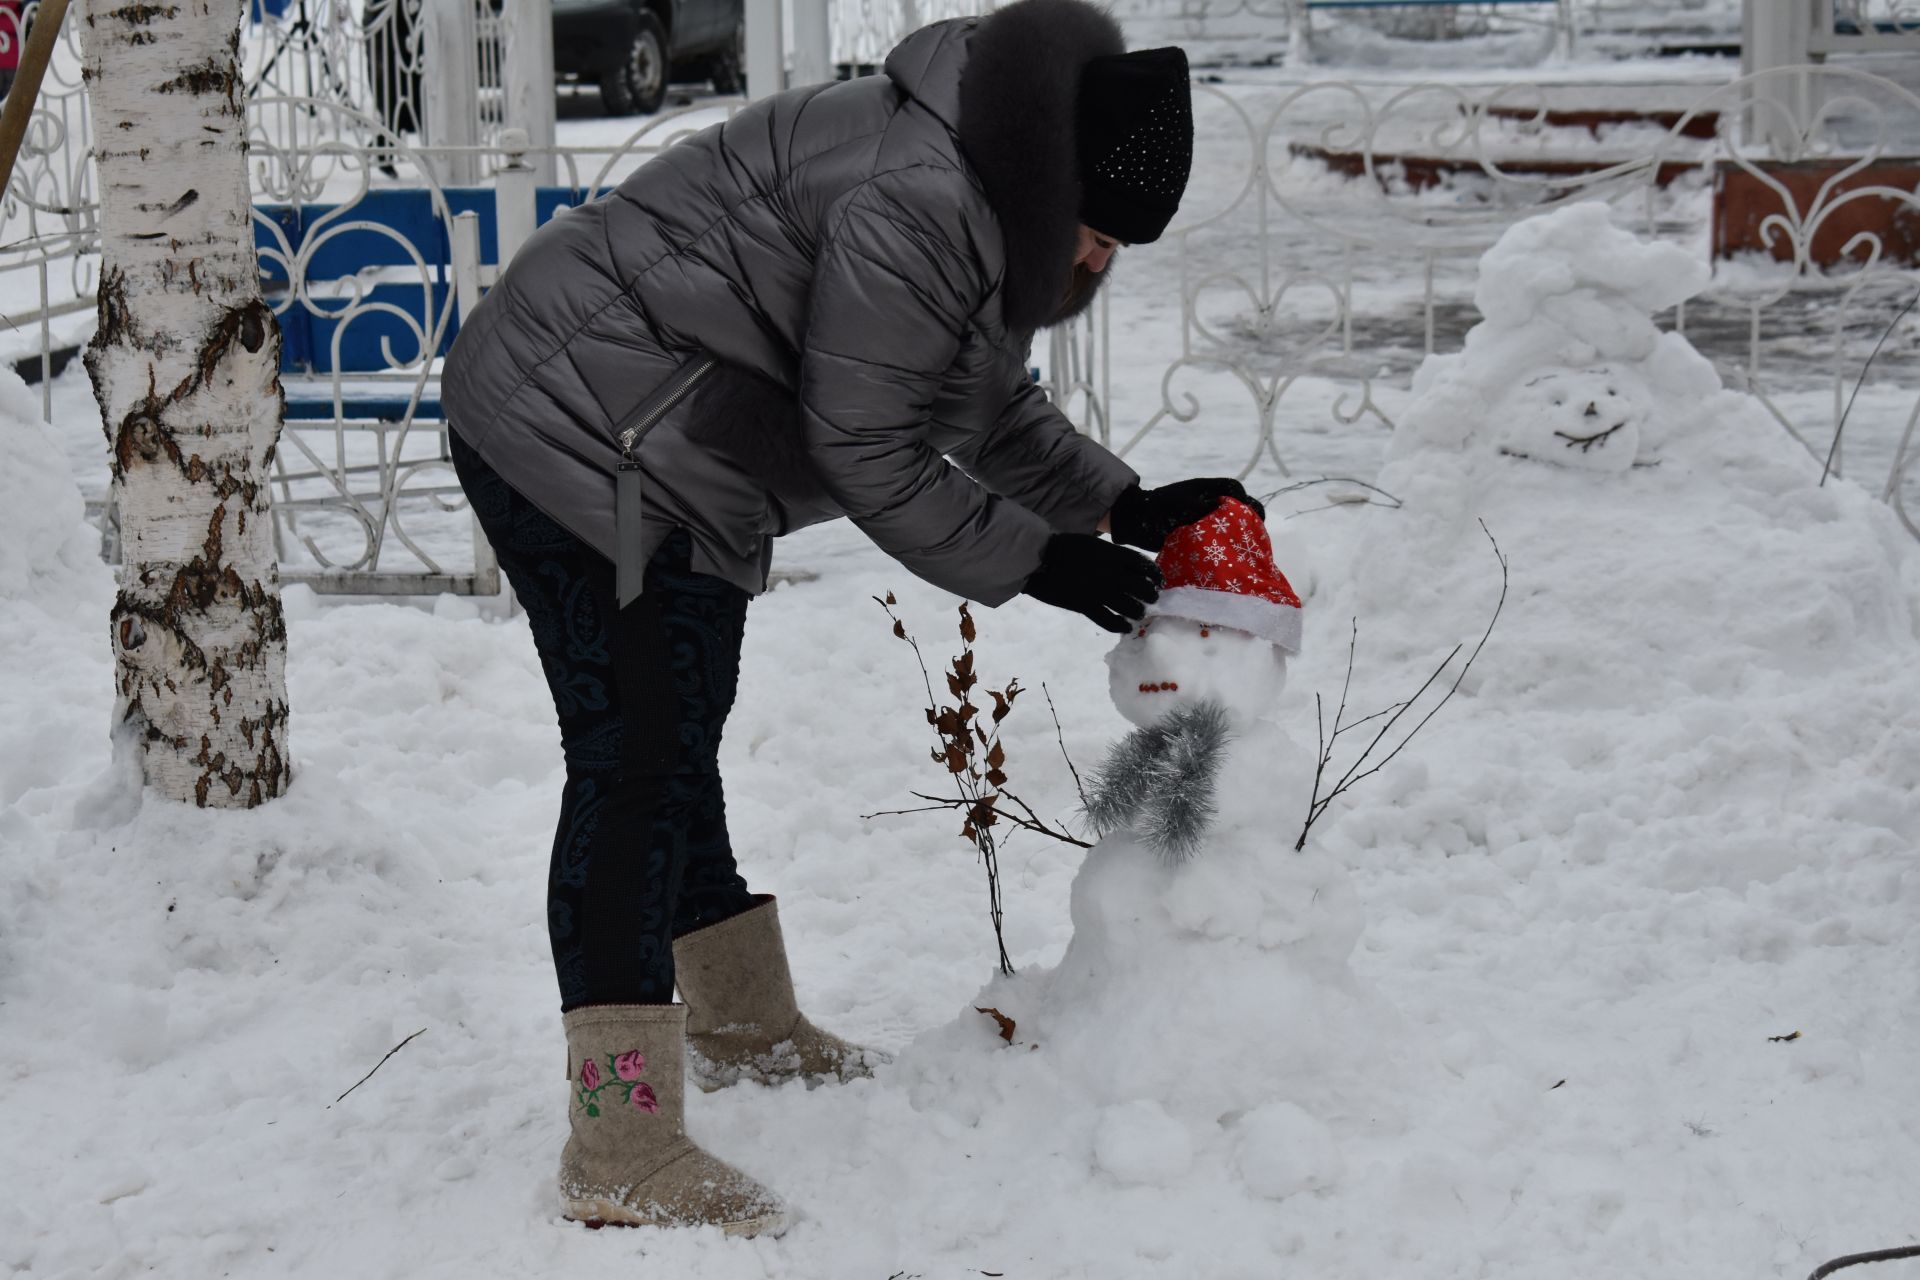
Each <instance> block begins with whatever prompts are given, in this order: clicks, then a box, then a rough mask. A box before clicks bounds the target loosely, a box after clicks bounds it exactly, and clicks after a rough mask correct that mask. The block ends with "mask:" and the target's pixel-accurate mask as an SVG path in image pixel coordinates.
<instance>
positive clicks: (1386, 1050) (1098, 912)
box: [983, 500, 1404, 1199]
mask: <svg viewBox="0 0 1920 1280" xmlns="http://www.w3.org/2000/svg"><path fill="white" fill-rule="evenodd" d="M1160 563H1161V567H1162V570H1163V572H1164V573H1165V574H1166V577H1167V582H1168V589H1167V590H1166V591H1165V592H1163V594H1162V595H1161V597H1160V600H1159V602H1158V603H1157V604H1156V605H1155V606H1154V607H1153V608H1152V609H1151V610H1150V611H1149V616H1148V617H1147V618H1146V619H1145V620H1144V621H1143V623H1142V625H1141V626H1140V628H1139V629H1138V630H1137V631H1136V632H1134V633H1133V634H1131V635H1129V636H1127V637H1125V638H1124V639H1122V640H1121V641H1120V643H1119V644H1118V645H1117V646H1116V647H1115V648H1114V650H1113V651H1112V653H1111V654H1110V655H1109V656H1108V659H1107V661H1108V667H1109V688H1110V692H1111V694H1112V696H1113V700H1114V703H1115V705H1116V706H1117V707H1118V708H1119V709H1120V711H1121V712H1122V714H1124V715H1125V716H1126V717H1127V718H1128V719H1129V720H1130V721H1132V722H1133V723H1134V724H1136V725H1138V726H1139V728H1138V729H1137V730H1136V731H1135V732H1134V733H1133V734H1132V735H1130V736H1129V737H1128V738H1127V739H1125V740H1123V741H1122V742H1121V743H1119V744H1118V745H1116V747H1115V748H1114V750H1113V752H1112V754H1111V755H1110V756H1109V758H1108V760H1107V762H1106V764H1105V765H1104V766H1103V767H1102V768H1101V769H1100V770H1099V771H1098V773H1097V774H1096V775H1095V777H1094V779H1093V781H1092V795H1091V796H1090V797H1089V815H1090V817H1091V818H1092V820H1093V822H1094V825H1095V829H1096V830H1097V831H1099V832H1101V833H1102V838H1101V839H1100V840H1099V842H1098V843H1097V844H1095V845H1094V846H1093V848H1092V849H1091V850H1089V851H1088V853H1087V857H1086V861H1085V863H1084V864H1083V865H1082V867H1081V869H1080V872H1079V874H1078V876H1077V877H1076V878H1075V881H1074V885H1073V892H1072V918H1073V939H1072V942H1071V943H1070V944H1069V946H1068V948H1067V952H1066V955H1065V956H1064V957H1063V958H1062V960H1061V962H1060V964H1059V966H1058V967H1057V968H1055V969H1052V970H1050V971H1046V972H1043V973H1037V974H1032V975H1022V976H1020V977H1018V978H1015V979H1012V980H1010V981H1008V982H1005V983H1003V984H998V986H997V988H996V989H994V990H991V991H990V992H989V993H987V995H986V996H984V997H983V1000H987V999H990V1000H993V1001H998V1002H1000V1003H1001V1007H1002V1008H1004V1009H1005V1011H1006V1012H1008V1013H1009V1014H1012V1015H1013V1016H1015V1017H1016V1018H1017V1020H1018V1023H1019V1026H1020V1030H1021V1034H1022V1036H1023V1038H1026V1037H1030V1038H1031V1042H1032V1043H1033V1044H1035V1045H1037V1050H1036V1051H1035V1052H1034V1053H1033V1054H1032V1055H1031V1057H1032V1062H1031V1064H1030V1067H1029V1069H1031V1070H1034V1071H1038V1072H1039V1073H1041V1074H1042V1075H1044V1076H1046V1077H1048V1081H1049V1084H1050V1085H1051V1086H1052V1087H1054V1088H1057V1089H1059V1090H1060V1091H1061V1093H1062V1096H1063V1097H1070V1098H1073V1099H1076V1100H1078V1101H1079V1104H1080V1105H1082V1106H1084V1105H1085V1103H1086V1102H1089V1101H1091V1102H1092V1103H1094V1104H1095V1105H1096V1107H1097V1108H1098V1115H1097V1117H1096V1122H1095V1126H1094V1131H1093V1134H1092V1151H1091V1156H1092V1161H1093V1164H1094V1166H1095V1168H1096V1169H1098V1170H1099V1171H1100V1172H1101V1173H1102V1174H1103V1175H1104V1176H1106V1177H1108V1178H1111V1179H1114V1180H1117V1181H1119V1182H1122V1183H1127V1184H1164V1183H1167V1182H1169V1181H1171V1180H1174V1179H1178V1178H1180V1177H1181V1176H1182V1175H1183V1173H1187V1172H1189V1171H1191V1170H1194V1169H1196V1168H1202V1169H1208V1170H1210V1171H1212V1173H1213V1174H1216V1175H1220V1176H1230V1177H1232V1178H1235V1179H1237V1180H1238V1182H1239V1183H1240V1184H1241V1185H1242V1186H1243V1187H1244V1188H1245V1189H1246V1190H1247V1191H1248V1192H1249V1193H1251V1194H1252V1195H1254V1196H1258V1197H1266V1198H1270V1199H1278V1198H1282V1197H1284V1196H1288V1195H1292V1194H1294V1193H1296V1192H1299V1191H1303V1190H1307V1189H1310V1188H1314V1187H1320V1186H1324V1185H1326V1184H1328V1183H1330V1182H1332V1181H1333V1180H1335V1179H1336V1178H1338V1177H1339V1176H1340V1173H1341V1170H1342V1167H1343V1164H1342V1157H1341V1153H1340V1144H1339V1142H1338V1141H1337V1140H1336V1138H1335V1134H1336V1133H1337V1132H1339V1131H1340V1130H1341V1129H1342V1128H1343V1127H1344V1126H1347V1125H1349V1124H1353V1125H1358V1126H1363V1127H1364V1126H1380V1127H1390V1126H1386V1125H1385V1124H1384V1116H1383V1113H1382V1110H1381V1106H1380V1103H1381V1100H1382V1099H1383V1098H1386V1097H1389V1096H1391V1091H1392V1090H1393V1089H1394V1088H1395V1087H1396V1084H1395V1082H1396V1081H1397V1080H1398V1079H1399V1077H1398V1076H1397V1075H1396V1070H1397V1068H1396V1067H1395V1066H1394V1063H1395V1061H1396V1057H1395V1052H1394V1049H1393V1046H1394V1045H1396V1043H1398V1042H1399V1041H1400V1040H1402V1039H1403V1038H1404V1037H1403V1032H1402V1030H1401V1028H1400V1027H1399V1023H1398V1020H1397V1018H1396V1017H1395V1015H1393V1013H1392V1012H1391V1011H1390V1010H1388V1009H1387V1008H1385V1007H1384V1005H1383V1004H1381V1003H1380V1002H1378V1001H1377V1000H1376V999H1375V998H1374V997H1373V996H1371V995H1370V994H1369V993H1368V992H1366V991H1364V990H1363V989H1362V988H1361V987H1360V986H1359V985H1358V984H1357V983H1356V982H1355V980H1354V978H1353V975H1352V972H1351V970H1350V969H1349V968H1348V964H1347V960H1348V956H1349V954H1350V953H1351V952H1352V950H1353V946H1354V943H1355V941H1356V940H1357V938H1358V937H1359V933H1360V924H1361V918H1360V910H1359V906H1358V900H1357V898H1356V896H1355V894H1354V891H1353V887H1352V885H1351V883H1350V882H1349V880H1348V877H1347V874H1346V871H1345V869H1344V868H1343V867H1341V866H1340V865H1338V864H1337V863H1335V862H1334V861H1332V860H1331V859H1329V858H1327V857H1325V856H1324V855H1322V854H1319V853H1317V852H1315V851H1313V850H1312V849H1311V847H1310V848H1309V849H1308V851H1307V852H1304V853H1296V852H1294V850H1293V847H1292V846H1293V842H1294V839H1295V837H1296V836H1297V834H1298V832H1299V829H1300V823H1301V820H1302V818H1303V816H1304V814H1305V812H1306V806H1307V803H1308V798H1309V794H1310V791H1311V782H1312V777H1313V760H1312V758H1311V755H1310V753H1308V752H1307V751H1305V750H1303V749H1302V748H1301V747H1299V746H1298V745H1297V744H1296V743H1295V742H1294V741H1293V740H1292V739H1291V737H1290V736H1289V735H1288V734H1287V732H1286V731H1285V730H1284V729H1283V728H1282V727H1281V725H1280V723H1279V721H1278V720H1277V719H1276V718H1275V712H1276V710H1277V705H1278V701H1279V697H1280V693H1281V691H1282V689H1283V688H1284V687H1285V681H1286V664H1287V655H1288V654H1289V653H1291V652H1297V650H1298V647H1299V643H1300V614H1301V609H1300V602H1299V600H1298V598H1297V597H1296V596H1295V595H1294V593H1293V591H1292V588H1291V586H1290V585H1289V584H1288V583H1287V580H1286V578H1285V577H1284V575H1282V574H1281V573H1280V572H1279V570H1278V569H1276V568H1275V567H1274V564H1273V557H1272V550H1271V544H1270V543H1269V541H1268V537H1267V532H1266V529H1265V527H1264V526H1263V525H1262V524H1261V523H1260V520H1259V518H1258V517H1257V516H1255V515H1254V513H1253V512H1252V510H1251V509H1250V508H1248V507H1246V506H1244V505H1243V504H1241V503H1238V502H1233V501H1231V500H1229V501H1227V502H1224V503H1222V505H1221V507H1220V509H1219V510H1218V511H1216V512H1215V514H1214V515H1213V516H1211V517H1209V518H1208V519H1207V520H1204V521H1202V522H1200V523H1199V524H1197V525H1194V526H1190V527H1189V528H1187V529H1183V530H1180V531H1177V532H1176V533H1175V534H1174V535H1173V537H1171V538H1169V539H1168V542H1167V545H1166V547H1165V549H1164V550H1163V551H1162V552H1161V556H1160Z"/></svg>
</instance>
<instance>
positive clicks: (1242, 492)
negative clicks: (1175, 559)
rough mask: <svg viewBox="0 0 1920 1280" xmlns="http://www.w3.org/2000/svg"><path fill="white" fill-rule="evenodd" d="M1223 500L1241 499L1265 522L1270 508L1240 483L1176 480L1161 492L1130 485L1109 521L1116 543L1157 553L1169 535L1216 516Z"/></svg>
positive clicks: (1212, 480)
mask: <svg viewBox="0 0 1920 1280" xmlns="http://www.w3.org/2000/svg"><path fill="white" fill-rule="evenodd" d="M1222 498H1238V499H1239V500H1240V501H1242V502H1244V503H1246V504H1247V505H1248V506H1250V507H1252V508H1253V513H1254V514H1255V515H1257V516H1259V517H1260V518H1261V519H1262V520H1265V519H1266V518H1267V509H1266V508H1265V507H1263V506H1261V505H1260V503H1259V501H1258V500H1257V499H1255V498H1253V497H1252V496H1251V495H1249V494H1248V493H1247V490H1246V486H1244V485H1242V484H1241V483H1240V482H1239V481H1238V480H1231V479H1227V478H1224V477H1221V478H1216V479H1208V480H1176V481H1175V482H1174V483H1172V484H1169V485H1162V486H1161V487H1160V488H1158V489H1142V488H1141V487H1140V486H1139V485H1137V484H1136V485H1129V486H1128V487H1127V491H1126V492H1125V493H1123V494H1121V495H1120V496H1119V497H1117V498H1115V499H1114V500H1113V511H1112V512H1111V513H1110V516H1109V518H1110V520H1111V521H1112V525H1113V540H1114V541H1115V542H1124V543H1126V544H1127V545H1128V546H1130V547H1145V548H1146V549H1147V550H1148V551H1158V550H1159V549H1160V547H1161V544H1162V543H1164V542H1166V540H1167V535H1168V534H1170V533H1172V532H1173V531H1174V530H1175V529H1178V528H1180V527H1181V526H1183V525H1189V524H1192V523H1194V522H1195V521H1196V520H1204V519H1206V518H1207V517H1208V516H1210V515H1212V514H1213V511H1214V508H1215V507H1218V506H1219V505H1220V499H1222Z"/></svg>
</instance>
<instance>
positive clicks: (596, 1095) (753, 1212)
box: [560, 1004, 786, 1236]
mask: <svg viewBox="0 0 1920 1280" xmlns="http://www.w3.org/2000/svg"><path fill="white" fill-rule="evenodd" d="M563 1021H564V1022H565V1024H566V1028H567V1079H568V1081H569V1083H570V1085H571V1097H570V1099H569V1101H568V1112H569V1115H570V1118H571V1120H572V1126H573V1132H572V1135H571V1136H570V1137H569V1138H568V1139H567V1146H566V1150H565V1151H563V1152H562V1153H561V1156H560V1200H561V1205H562V1208H563V1211H564V1212H565V1214H566V1216H567V1217H568V1218H571V1219H572V1220H574V1221H575V1222H583V1223H585V1224H586V1225H587V1226H590V1227H599V1226H605V1225H607V1224H608V1223H613V1224H616V1225H619V1226H635V1227H637V1226H660V1227H682V1226H715V1227H719V1228H721V1229H722V1230H724V1231H725V1232H726V1233H727V1234H728V1235H730V1236H752V1235H760V1234H763V1233H764V1234H770V1235H771V1234H777V1233H778V1232H779V1231H780V1230H781V1229H782V1228H783V1227H784V1226H785V1222H786V1219H785V1215H784V1214H783V1212H782V1210H781V1206H780V1202H779V1200H778V1199H776V1198H775V1197H774V1195H773V1193H772V1192H770V1191H768V1190H767V1189H766V1188H765V1187H763V1186H761V1185H760V1184H759V1183H757V1182H755V1181H754V1180H753V1179H752V1178H749V1177H748V1176H747V1175H746V1174H744V1173H741V1172H740V1171H739V1170H738V1169H735V1168H734V1167H733V1166H732V1165H729V1164H727V1163H726V1162H724V1161H722V1160H719V1159H717V1158H716V1157H714V1156H711V1155H708V1154H707V1153H706V1152H705V1151H703V1150H701V1149H700V1148H699V1147H698V1146H696V1145H695V1144H694V1142H693V1140H692V1139H690V1138H688V1137H687V1131H686V1112H685V1102H686V1084H685V1079H684V1075H683V1068H684V1061H683V1059H684V1053H683V1051H684V1047H685V1042H686V1025H687V1010H686V1006H684V1005H657V1004H624V1005H589V1006H586V1007H585V1008H580V1009H574V1010H572V1011H571V1012H569V1013H567V1014H566V1015H565V1016H564V1018H563Z"/></svg>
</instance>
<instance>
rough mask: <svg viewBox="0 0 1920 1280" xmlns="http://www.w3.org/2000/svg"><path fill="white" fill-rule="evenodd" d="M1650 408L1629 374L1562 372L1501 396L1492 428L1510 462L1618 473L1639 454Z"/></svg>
mask: <svg viewBox="0 0 1920 1280" xmlns="http://www.w3.org/2000/svg"><path fill="white" fill-rule="evenodd" d="M1648 404H1649V398H1648V396H1647V394H1646V390H1645V388H1644V387H1642V386H1641V385H1640V380H1639V379H1638V378H1637V377H1634V376H1632V375H1631V374H1627V373H1625V372H1623V371H1620V370H1615V369H1609V368H1606V367H1604V366H1602V367H1596V368H1592V369H1561V370H1555V371H1554V372H1552V373H1545V374H1541V375H1540V376H1538V377H1535V378H1531V379H1529V380H1528V381H1527V382H1526V383H1524V384H1523V385H1521V386H1519V387H1516V388H1515V389H1514V390H1512V391H1510V392H1508V393H1507V394H1506V395H1504V396H1502V397H1501V398H1500V400H1499V402H1498V403H1497V404H1496V405H1495V406H1494V409H1493V413H1492V416H1491V423H1492V427H1493V434H1494V438H1495V440H1496V441H1497V443H1498V445H1499V449H1500V452H1501V453H1504V454H1507V455H1508V456H1510V457H1516V458H1527V459H1530V460H1532V461H1535V462H1550V463H1553V464H1555V465H1557V466H1563V467H1572V468H1574V469H1576V470H1580V471H1606V472H1614V473H1618V472H1622V471H1625V470H1626V469H1627V468H1628V467H1631V466H1632V465H1633V464H1634V461H1635V459H1636V458H1637V457H1638V456H1639V454H1640V437H1641V432H1642V430H1643V429H1644V428H1645V426H1646V424H1647V417H1648Z"/></svg>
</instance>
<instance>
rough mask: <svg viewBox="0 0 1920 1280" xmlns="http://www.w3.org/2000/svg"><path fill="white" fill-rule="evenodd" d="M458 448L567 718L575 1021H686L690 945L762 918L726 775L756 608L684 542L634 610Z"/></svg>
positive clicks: (566, 872)
mask: <svg viewBox="0 0 1920 1280" xmlns="http://www.w3.org/2000/svg"><path fill="white" fill-rule="evenodd" d="M449 435H450V438H451V445H452V456H453V464H454V470H455V471H456V472H457V473H458V474H459V477H460V485H461V487H462V488H463V489H465V490H466V493H467V497H468V499H469V500H470V501H471V502H472V503H473V511H474V515H475V517H476V518H477V519H478V520H479V521H480V526H481V528H482V529H484V530H485V531H486V534H487V539H488V541H490V542H491V543H492V544H493V549H494V554H495V555H497V556H498V557H499V560H500V568H501V569H502V570H503V571H504V572H505V573H506V575H507V581H509V582H511V583H512V584H513V590H514V593H515V594H516V595H518V596H519V598H520V604H521V607H523V608H524V609H525V610H526V611H527V621H528V622H529V623H531V624H532V627H533V642H534V646H535V648H536V649H538V651H539V654H540V665H541V667H542V668H544V670H545V672H546V677H547V684H548V685H549V687H551V689H552V691H553V705H554V710H555V711H556V712H557V713H558V715H559V718H560V745H561V749H562V751H563V752H564V753H565V756H566V762H567V783H566V790H565V791H564V792H563V793H562V794H561V798H560V823H559V827H558V829H557V830H556V832H555V834H554V840H553V865H552V869H551V872H550V875H549V879H548V882H547V932H548V934H549V936H550V937H551V939H552V942H553V965H554V970H555V972H556V973H557V975H558V976H559V979H560V1006H561V1008H562V1009H563V1010H564V1009H572V1008H575V1007H576V1006H579V1005H589V1004H670V1003H672V1001H673V939H674V938H675V937H677V936H678V935H680V934H683V933H686V932H688V931H690V930H693V929H697V928H699V927H701V926H702V925H707V924H712V923H714V922H716V921H719V920H724V919H726V918H727V917H728V916H732V915H736V914H738V913H739V912H742V911H745V910H747V909H748V908H749V907H751V906H753V905H754V898H753V895H752V893H751V892H749V890H748V889H747V882H746V881H745V880H744V879H742V878H741V876H740V872H739V870H738V869H737V868H736V867H735V866H734V861H733V846H732V843H731V841H730V840H729V839H728V837H727V810H726V800H725V797H724V796H723V794H722V792H721V786H720V764H719V755H720V732H721V729H722V727H723V726H724V725H725V724H726V719H727V712H728V711H729V710H730V709H732V707H733V696H734V689H735V687H736V685H737V684H738V681H739V673H740V639H741V636H742V635H743V633H744V632H745V629H746V621H747V601H748V595H747V593H746V592H745V591H742V590H741V589H740V588H739V587H736V586H734V585H733V584H732V583H730V582H726V581H723V580H722V579H720V578H716V577H713V576H711V575H709V574H704V573H695V572H693V571H692V569H691V568H690V567H689V557H690V555H691V549H692V543H691V540H690V539H689V538H688V536H687V533H686V531H685V530H684V529H681V530H676V531H675V532H674V534H673V536H672V537H670V538H669V539H668V540H667V542H666V544H665V545H664V546H662V547H661V548H660V550H659V551H658V552H657V553H656V554H655V555H654V557H653V560H652V562H651V563H649V564H648V565H647V573H646V584H645V588H644V590H643V592H642V594H641V596H640V598H639V599H637V600H635V601H633V603H631V604H629V605H628V606H627V607H626V608H625V609H617V608H616V607H615V606H614V598H613V564H612V562H610V561H609V560H607V558H606V557H605V556H602V555H601V554H600V553H599V552H597V551H595V550H593V549H592V548H591V547H588V546H587V545H586V544H584V543H582V542H581V541H580V540H579V539H578V538H575V537H574V536H573V535H572V534H570V533H568V532H567V531H566V530H565V529H564V528H562V527H561V526H560V525H559V524H557V523H556V522H555V521H554V520H553V519H552V518H551V517H549V516H548V515H547V514H546V513H545V512H543V511H541V510H540V509H539V508H538V507H536V506H534V505H533V504H532V503H531V502H529V501H527V500H526V499H525V498H524V497H522V496H521V495H520V494H519V493H518V492H516V491H515V490H514V489H513V487H512V486H510V485H509V484H507V482H506V481H505V480H503V479H501V478H500V476H499V475H498V474H497V473H496V472H495V471H494V470H493V469H492V468H491V467H489V466H488V465H487V464H486V463H485V462H483V461H481V459H480V456H479V455H478V454H476V453H475V452H474V451H473V450H472V449H470V448H469V447H467V445H466V444H465V443H463V442H462V441H461V440H460V438H459V437H458V436H455V435H451V433H449Z"/></svg>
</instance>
